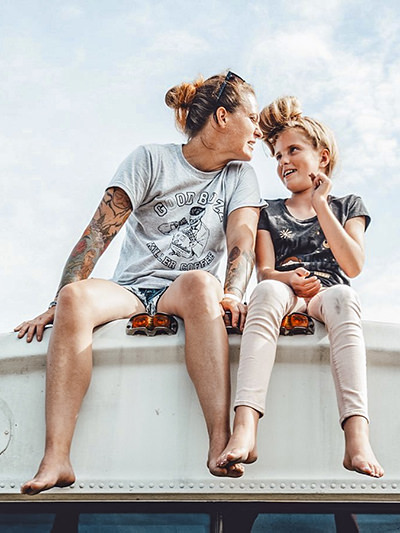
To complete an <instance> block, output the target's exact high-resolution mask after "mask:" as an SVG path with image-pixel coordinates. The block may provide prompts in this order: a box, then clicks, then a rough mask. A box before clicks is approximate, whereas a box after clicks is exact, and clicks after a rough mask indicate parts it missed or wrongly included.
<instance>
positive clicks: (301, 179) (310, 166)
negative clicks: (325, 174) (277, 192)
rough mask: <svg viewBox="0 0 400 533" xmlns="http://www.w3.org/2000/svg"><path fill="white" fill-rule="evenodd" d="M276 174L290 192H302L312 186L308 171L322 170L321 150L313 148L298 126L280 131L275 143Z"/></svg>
mask: <svg viewBox="0 0 400 533" xmlns="http://www.w3.org/2000/svg"><path fill="white" fill-rule="evenodd" d="M275 158H276V160H277V161H278V169H277V170H278V175H279V177H280V178H281V180H282V182H283V184H284V185H285V187H286V188H287V189H289V190H290V191H291V192H302V191H304V190H306V189H310V188H311V187H312V186H313V183H312V179H311V178H310V173H314V174H316V173H317V172H320V171H323V170H324V168H323V167H322V166H321V164H322V161H323V157H322V151H321V150H318V149H316V148H314V146H313V145H312V144H311V143H310V141H309V140H308V139H307V137H306V136H305V134H303V133H302V131H301V130H300V129H298V128H290V129H288V130H286V131H284V132H283V133H281V134H280V135H279V137H278V139H277V141H276V143H275Z"/></svg>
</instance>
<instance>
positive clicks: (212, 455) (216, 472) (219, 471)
mask: <svg viewBox="0 0 400 533" xmlns="http://www.w3.org/2000/svg"><path fill="white" fill-rule="evenodd" d="M229 436H230V434H229V433H227V434H226V433H224V434H221V435H214V436H213V438H211V439H210V449H209V452H208V461H207V467H208V469H209V471H210V473H211V474H212V475H213V476H218V477H241V476H243V474H244V466H243V465H241V464H232V465H223V466H220V465H218V464H217V461H218V458H219V456H220V454H221V450H223V448H224V446H225V445H226V442H227V440H228V439H229Z"/></svg>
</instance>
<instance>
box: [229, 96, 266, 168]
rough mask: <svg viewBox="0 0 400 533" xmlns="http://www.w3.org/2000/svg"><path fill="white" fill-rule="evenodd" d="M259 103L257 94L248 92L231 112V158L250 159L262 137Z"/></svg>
mask: <svg viewBox="0 0 400 533" xmlns="http://www.w3.org/2000/svg"><path fill="white" fill-rule="evenodd" d="M258 120H259V114H258V105H257V101H256V98H255V96H254V95H253V94H252V93H247V94H246V95H245V96H244V97H243V103H242V105H240V106H239V107H238V108H237V109H236V110H235V112H234V113H229V123H228V128H227V130H226V133H227V136H226V143H227V146H228V151H229V152H230V154H231V159H233V160H235V159H236V160H239V161H250V159H251V158H252V157H253V150H254V146H255V144H256V140H257V139H259V138H261V135H262V134H261V131H260V128H259V127H258Z"/></svg>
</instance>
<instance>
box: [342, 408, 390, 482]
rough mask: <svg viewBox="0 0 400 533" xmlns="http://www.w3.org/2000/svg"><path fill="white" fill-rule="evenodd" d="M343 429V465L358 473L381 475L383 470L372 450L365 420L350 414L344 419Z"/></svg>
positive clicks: (373, 475) (372, 475)
mask: <svg viewBox="0 0 400 533" xmlns="http://www.w3.org/2000/svg"><path fill="white" fill-rule="evenodd" d="M343 429H344V434H345V440H346V450H345V455H344V460H343V466H344V467H345V468H347V470H353V471H355V472H358V473H359V474H365V475H367V476H371V477H382V476H383V474H384V470H383V468H382V466H381V465H380V464H379V462H378V460H377V459H376V457H375V454H374V452H373V451H372V448H371V444H370V442H369V432H368V422H367V420H366V419H365V418H364V417H363V416H352V417H350V418H348V419H347V420H346V421H345V423H344V426H343Z"/></svg>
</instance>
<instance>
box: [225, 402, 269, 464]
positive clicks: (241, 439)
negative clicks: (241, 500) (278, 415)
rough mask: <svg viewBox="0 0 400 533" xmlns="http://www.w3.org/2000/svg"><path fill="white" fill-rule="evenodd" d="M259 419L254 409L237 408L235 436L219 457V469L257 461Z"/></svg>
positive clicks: (234, 427)
mask: <svg viewBox="0 0 400 533" xmlns="http://www.w3.org/2000/svg"><path fill="white" fill-rule="evenodd" d="M259 418H260V415H259V413H258V411H255V410H254V409H253V408H251V407H247V406H239V407H237V409H236V414H235V421H234V425H233V434H232V436H231V438H230V439H229V442H228V444H227V445H226V447H225V449H224V451H223V452H222V453H221V455H220V456H219V457H218V461H217V466H218V467H220V468H224V467H232V466H233V465H235V464H238V463H246V464H250V463H254V461H256V460H257V450H256V438H257V425H258V420H259Z"/></svg>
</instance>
